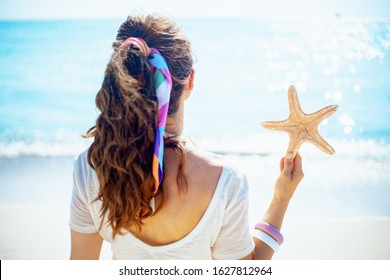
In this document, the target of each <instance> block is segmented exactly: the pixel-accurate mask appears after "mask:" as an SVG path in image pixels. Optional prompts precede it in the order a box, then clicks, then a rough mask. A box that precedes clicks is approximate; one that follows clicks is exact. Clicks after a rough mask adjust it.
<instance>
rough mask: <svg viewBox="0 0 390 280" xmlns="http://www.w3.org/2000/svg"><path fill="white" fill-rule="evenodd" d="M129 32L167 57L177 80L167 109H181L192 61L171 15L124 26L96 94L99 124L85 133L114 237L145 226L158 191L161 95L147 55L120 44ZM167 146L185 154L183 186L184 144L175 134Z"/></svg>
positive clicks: (180, 180)
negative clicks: (155, 172)
mask: <svg viewBox="0 0 390 280" xmlns="http://www.w3.org/2000/svg"><path fill="white" fill-rule="evenodd" d="M129 37H138V38H142V39H143V40H144V41H145V42H146V43H147V44H148V46H149V47H150V48H156V49H157V50H159V52H160V53H161V54H162V55H163V56H164V58H165V59H166V61H167V64H168V67H169V70H170V73H171V76H172V81H173V88H172V92H171V97H170V104H169V110H168V115H173V114H175V113H176V112H177V110H178V106H179V99H180V97H181V95H182V93H183V90H184V88H185V85H186V84H187V82H188V79H189V77H190V75H191V71H192V66H193V59H192V52H191V46H190V42H189V40H188V39H187V38H186V36H185V35H184V34H183V32H182V31H181V29H180V28H179V27H178V26H177V25H176V24H175V23H174V22H173V21H172V20H170V19H168V18H166V17H164V16H161V15H157V14H153V15H148V16H130V17H128V18H127V20H126V21H125V22H124V23H122V25H121V26H120V28H119V30H118V34H117V36H116V41H115V42H114V43H113V49H114V51H113V54H112V56H111V59H110V61H109V62H108V64H107V68H106V71H105V75H104V79H103V83H102V86H101V88H100V90H99V91H98V93H97V95H96V100H95V101H96V106H97V108H98V109H99V111H100V114H99V116H98V118H97V121H96V125H95V126H93V127H91V128H90V129H89V130H88V131H87V132H86V133H85V135H84V136H85V137H94V140H93V143H92V144H91V146H90V148H89V150H88V163H89V165H90V166H91V167H92V168H93V169H94V170H95V172H96V174H97V178H98V180H99V184H100V189H99V194H98V197H97V200H100V201H101V202H102V208H101V213H100V214H101V217H107V222H108V223H109V225H110V226H111V227H112V229H113V237H115V235H116V234H123V232H122V229H129V228H130V227H132V226H134V225H135V226H136V227H137V228H138V230H141V225H142V221H143V219H145V218H147V217H149V216H151V215H153V210H152V208H151V207H150V200H151V198H152V196H153V195H154V194H153V193H152V191H153V187H154V180H153V177H152V158H153V149H154V137H155V131H156V127H157V98H156V93H155V91H154V87H153V79H152V75H151V72H150V66H149V64H148V62H147V58H146V57H144V56H143V55H142V54H141V52H140V51H139V50H138V49H136V48H134V47H131V46H126V47H120V46H121V44H122V43H123V41H124V40H126V39H127V38H129ZM165 148H172V149H175V150H176V151H178V152H179V154H180V156H181V167H180V169H179V175H178V178H177V181H178V185H179V187H181V186H183V185H185V176H184V172H183V166H184V164H185V158H186V157H185V152H184V148H183V147H182V146H181V143H180V142H179V141H177V140H174V139H170V140H168V141H166V144H165ZM162 191H163V190H162V186H160V192H162ZM157 210H158V209H157ZM102 220H103V219H102ZM100 226H102V224H101V225H100Z"/></svg>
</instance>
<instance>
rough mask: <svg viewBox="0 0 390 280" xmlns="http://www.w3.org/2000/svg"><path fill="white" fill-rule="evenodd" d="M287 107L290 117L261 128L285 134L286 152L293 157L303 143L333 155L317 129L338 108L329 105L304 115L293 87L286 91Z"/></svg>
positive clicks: (333, 151) (270, 122)
mask: <svg viewBox="0 0 390 280" xmlns="http://www.w3.org/2000/svg"><path fill="white" fill-rule="evenodd" d="M288 105H289V107H290V116H289V118H288V119H287V120H284V121H268V122H263V123H262V126H263V127H265V128H267V129H271V130H278V131H283V132H287V133H288V135H289V136H290V143H289V145H288V151H289V152H292V153H293V157H295V155H296V153H297V152H298V149H299V147H300V146H301V145H302V144H303V143H304V142H309V143H312V144H313V145H315V146H317V147H318V148H319V149H321V150H322V151H323V152H325V153H327V154H331V155H332V154H334V153H335V150H334V149H333V148H332V147H331V146H330V145H329V144H328V143H327V142H326V141H325V140H324V139H323V138H322V137H321V136H320V134H319V133H318V129H317V128H318V125H319V124H320V123H321V122H322V120H324V119H326V118H328V117H330V116H331V115H333V114H334V113H335V112H336V111H337V108H338V106H337V105H330V106H327V107H325V108H323V109H321V110H318V111H317V112H314V113H312V114H305V113H304V112H303V111H302V109H301V105H300V104H299V100H298V95H297V91H296V90H295V88H294V87H293V86H290V87H289V89H288Z"/></svg>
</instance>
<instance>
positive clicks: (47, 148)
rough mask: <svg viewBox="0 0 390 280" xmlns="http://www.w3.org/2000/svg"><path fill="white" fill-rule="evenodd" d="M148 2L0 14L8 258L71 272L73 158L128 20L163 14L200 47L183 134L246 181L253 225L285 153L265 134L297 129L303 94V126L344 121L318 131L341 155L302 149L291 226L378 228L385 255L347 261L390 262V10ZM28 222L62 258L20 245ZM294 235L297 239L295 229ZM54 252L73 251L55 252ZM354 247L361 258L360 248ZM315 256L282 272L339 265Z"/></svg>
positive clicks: (0, 197)
mask: <svg viewBox="0 0 390 280" xmlns="http://www.w3.org/2000/svg"><path fill="white" fill-rule="evenodd" d="M140 2H141V1H125V0H111V1H103V0H99V1H96V0H95V1H92V0H87V1H76V0H71V1H46V0H38V1H28V0H12V1H11V0H1V2H0V65H1V67H0V181H1V182H2V183H1V184H0V205H1V207H2V208H0V219H1V220H0V221H1V222H2V223H3V224H4V225H7V226H4V227H2V229H1V230H0V237H1V238H0V239H2V240H3V241H2V243H0V257H1V256H3V258H63V257H65V258H66V253H67V252H66V250H67V247H66V246H67V244H68V237H67V234H68V229H67V219H68V212H67V211H68V205H69V200H70V191H71V185H72V175H71V172H72V158H73V157H74V156H75V155H77V154H78V153H79V152H81V151H83V150H84V149H85V148H87V147H88V145H89V144H90V141H88V140H85V139H83V138H81V135H82V134H83V133H84V132H85V131H86V130H88V129H89V128H90V127H91V126H92V125H93V124H94V121H95V119H96V117H97V115H98V111H97V110H96V109H95V104H94V98H95V95H96V93H97V91H98V90H99V88H100V84H101V82H102V78H103V74H104V70H105V65H106V63H107V61H108V59H109V57H110V54H111V43H112V42H113V40H114V38H115V35H116V31H117V29H118V27H119V25H120V24H121V23H122V22H123V21H124V20H125V19H126V17H127V16H128V15H131V14H144V13H150V12H158V13H162V14H165V15H168V16H170V17H172V18H173V19H174V20H175V21H176V22H177V23H178V25H179V26H181V27H182V28H183V30H184V32H185V33H186V34H187V36H188V37H189V38H190V40H191V42H192V46H193V52H194V57H195V71H196V78H195V79H196V84H195V89H194V92H193V94H192V95H191V98H190V100H189V101H188V102H187V104H186V112H185V118H186V120H185V121H186V124H185V133H186V134H188V135H190V136H191V137H192V138H193V139H194V140H195V141H196V142H197V143H198V144H199V145H200V146H202V147H204V148H206V149H208V150H211V151H214V152H217V153H220V154H223V155H225V156H226V157H228V158H229V160H232V161H234V162H235V163H236V164H238V165H239V166H240V167H241V168H242V169H243V170H244V171H245V172H246V174H247V176H248V180H249V182H250V184H251V194H250V195H251V211H250V215H251V219H253V220H256V219H258V217H259V213H260V214H261V213H263V212H264V210H265V208H266V206H267V201H269V199H270V196H271V195H272V185H273V182H274V180H275V178H276V176H277V173H278V162H279V157H281V156H283V154H284V153H285V150H286V148H287V146H288V136H287V135H286V134H285V133H281V132H272V131H267V130H265V129H263V128H262V127H261V126H260V123H261V122H262V121H267V120H282V119H285V118H287V117H288V104H287V89H288V86H289V85H294V86H295V87H296V89H297V91H298V96H299V98H300V102H301V106H302V109H303V111H304V112H306V113H312V112H314V111H316V110H318V109H321V108H323V107H325V106H327V105H330V104H338V105H339V110H338V111H337V113H336V114H335V115H333V116H332V117H330V118H329V119H327V120H325V121H324V122H322V123H321V125H320V127H319V131H320V134H321V135H322V136H323V137H324V138H325V139H326V140H327V141H328V142H329V143H330V145H331V146H333V147H334V148H335V150H336V155H335V156H328V155H326V154H324V153H322V152H321V151H320V150H318V149H317V148H316V147H315V146H313V145H311V144H307V143H306V144H304V145H303V146H302V148H301V154H302V156H303V158H304V169H305V174H306V176H305V179H304V181H303V182H302V184H301V187H300V189H299V190H298V193H297V195H296V197H295V198H294V200H295V201H294V203H292V205H291V207H290V210H289V214H288V215H289V216H290V217H291V221H296V220H300V219H303V220H305V221H307V220H308V219H313V220H312V221H313V223H314V224H316V223H317V224H319V225H320V224H321V222H319V220H318V218H321V219H325V220H332V221H334V220H335V219H338V220H337V221H338V223H341V224H345V221H349V222H350V221H354V223H355V224H356V221H357V224H358V227H361V228H363V229H364V228H371V227H372V226H373V225H375V227H377V228H378V229H377V231H376V234H377V235H376V236H377V237H378V240H380V243H381V245H378V244H377V245H375V244H371V245H370V244H369V245H370V246H371V249H370V248H369V246H368V247H367V248H366V250H365V251H364V250H363V249H362V250H363V251H360V252H355V255H353V254H351V255H348V254H346V255H342V252H338V254H341V258H353V256H356V258H373V259H378V258H389V257H390V255H389V253H388V252H390V247H389V246H390V245H389V244H390V243H389V242H388V241H389V237H388V236H389V233H390V226H389V217H390V205H389V203H388V201H389V198H390V156H389V154H390V121H389V119H390V118H389V117H390V79H389V77H390V60H389V55H390V49H389V48H390V14H389V11H390V4H389V3H388V1H385V0H373V1H366V0H357V1H353V2H348V3H347V2H346V1H344V2H342V3H341V1H336V0H332V1H310V2H308V1H303V0H300V1H287V0H285V1H282V0H276V1H272V3H271V2H270V1H256V0H242V1H239V3H237V1H205V0H199V1H196V2H194V3H190V4H188V3H185V2H178V1H173V0H169V1H154V0H153V1H142V2H141V3H140ZM34 211H35V212H34ZM9 213H11V214H9ZM48 213H50V215H51V216H50V217H48ZM31 215H33V216H34V218H33V219H32V218H31ZM260 216H261V215H260ZM30 218H31V219H30ZM18 219H19V220H20V221H23V222H24V223H27V224H29V225H30V226H32V227H34V226H36V225H37V224H39V225H41V226H42V227H45V230H46V231H47V232H49V233H51V234H52V237H51V238H50V239H49V241H48V239H46V241H47V242H48V243H47V242H46V244H52V245H47V246H46V247H45V248H46V249H47V250H46V251H45V250H41V249H37V248H41V246H42V244H35V245H34V244H31V243H29V244H28V245H27V244H25V243H23V241H21V240H22V237H21V236H20V239H19V237H18V235H17V234H16V235H15V230H16V231H17V232H19V231H18V230H17V229H19V227H20V226H22V224H23V223H20V224H15V221H16V220H18ZM340 219H343V220H342V221H343V222H340V221H341V220H340ZM48 220H50V223H52V225H53V226H50V230H49V229H48V228H47V221H48ZM321 221H323V220H321ZM367 223H369V224H367ZM286 227H287V228H286V230H287V231H288V230H289V231H290V232H291V234H292V235H294V234H297V235H299V231H298V230H297V228H295V227H294V226H293V224H292V223H291V224H290V225H289V223H288V222H287V226H286ZM355 228H356V227H355ZM313 230H315V229H313ZM322 230H323V228H321V227H320V226H319V227H318V232H317V233H318V234H321V231H322ZM334 234H335V233H334ZM324 235H325V234H324ZM53 236H57V237H53ZM58 236H59V237H58ZM349 236H350V235H349V231H345V236H344V238H345V239H346V240H349ZM333 237H335V238H340V236H338V237H336V236H333V235H332V234H330V235H329V234H328V239H329V238H333ZM58 238H59V239H60V240H65V241H64V244H65V245H61V246H62V247H61V248H62V249H61V250H57V251H56V250H55V249H53V248H55V246H56V245H54V244H56V241H58ZM341 238H342V237H341ZM386 238H387V239H386ZM329 240H330V239H329ZM344 241H345V240H344ZM385 241H386V242H385ZM24 242H26V241H24ZM350 242H351V243H350V246H351V248H352V247H355V246H356V244H357V243H356V242H357V239H355V240H354V241H350ZM378 242H379V241H378ZM348 244H349V243H348ZM385 244H386V245H385ZM29 246H30V247H29ZM31 246H32V247H31ZM34 246H36V247H34ZM64 246H65V247H64ZM306 246H307V247H306V248H307V250H306V251H305V250H304V249H302V248H300V250H301V252H302V253H301V254H296V252H295V253H292V252H293V249H294V248H295V247H290V248H291V251H290V252H291V253H288V252H289V251H288V249H286V250H287V253H285V255H283V253H281V258H309V259H310V258H337V256H340V255H335V254H333V255H332V253H331V252H330V249H329V252H328V251H326V249H324V250H325V251H326V252H325V253H324V254H322V255H321V254H318V253H317V254H316V253H313V252H311V251H310V250H309V249H310V246H311V243H310V242H308V243H307V244H306ZM22 247H23V248H22ZM49 248H51V249H50V250H52V251H50V250H49ZM287 248H289V247H287ZM364 248H365V247H364Z"/></svg>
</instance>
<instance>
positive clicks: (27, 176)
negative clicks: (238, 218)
mask: <svg viewBox="0 0 390 280" xmlns="http://www.w3.org/2000/svg"><path fill="white" fill-rule="evenodd" d="M228 158H229V159H230V160H231V161H233V162H235V163H236V164H237V165H239V166H240V168H242V169H243V170H244V172H246V173H247V176H248V181H249V183H250V185H251V186H252V185H254V187H252V188H251V193H250V220H251V221H255V220H256V219H259V218H261V214H262V212H263V210H264V208H265V207H266V206H267V201H269V198H270V195H271V194H272V182H273V180H274V178H276V177H275V175H276V174H277V169H276V168H274V166H273V165H272V164H273V163H276V162H278V158H277V157H276V156H269V157H256V156H252V157H243V156H228ZM307 161H309V162H307V164H309V163H310V159H308V160H307ZM318 164H319V163H318ZM310 165H313V163H312V164H310ZM254 166H256V169H255V168H254ZM307 169H308V171H306V177H305V179H304V180H305V181H304V182H303V183H302V186H301V189H299V190H298V192H297V194H296V197H294V200H293V201H292V202H291V205H290V211H289V212H288V214H287V216H286V219H285V223H284V226H283V228H282V232H283V234H284V236H285V243H284V244H283V246H282V247H281V248H280V250H279V252H278V253H277V254H276V255H275V259H280V260H282V259H298V260H325V259H331V260H339V259H350V260H371V259H372V260H379V259H390V234H389V233H390V217H389V216H388V215H383V213H382V214H381V213H380V212H378V213H377V214H376V212H375V210H372V209H371V210H369V208H368V205H369V201H370V199H372V198H370V197H368V198H366V201H365V200H364V199H360V198H361V197H360V196H364V192H361V193H360V194H358V195H359V197H352V198H351V199H350V200H351V201H352V202H351V203H350V204H347V203H345V201H343V200H344V199H345V198H346V197H348V196H350V193H349V191H348V189H346V190H345V193H344V196H343V195H341V192H340V191H337V190H335V189H333V190H334V191H332V188H330V190H329V189H323V188H320V187H316V188H314V187H308V186H307V185H309V184H312V182H313V177H314V178H315V176H318V174H315V172H314V171H311V170H312V169H311V168H309V167H308V168H307ZM259 170H260V171H259ZM313 170H314V169H313ZM325 171H326V169H325ZM341 171H342V170H341ZM0 178H1V182H2V184H1V186H0V194H1V195H0V223H1V227H0V259H2V260H5V259H10V260H20V259H36V260H51V259H54V260H61V259H67V258H68V257H69V244H70V241H69V227H68V213H69V201H70V195H71V188H72V158H70V157H52V158H51V157H19V158H14V159H0ZM260 178H263V179H260ZM338 180H340V178H338ZM259 182H260V183H261V184H258V183H259ZM257 185H260V187H257ZM352 187H353V186H352ZM352 187H351V188H352ZM353 192H354V193H359V190H358V189H354V191H353ZM387 192H388V190H383V189H381V188H379V190H376V191H373V192H372V193H373V195H378V196H380V195H384V194H387ZM351 193H352V192H351ZM382 199H383V200H385V199H387V198H382ZM354 200H357V201H360V206H361V210H359V208H358V207H357V206H356V205H355V204H354V203H353V201H354ZM378 201H379V202H380V201H381V198H377V199H376V201H373V203H377V202H378ZM330 202H331V203H330ZM348 205H349V207H348ZM326 206H327V207H326ZM345 209H349V211H347V210H345ZM373 209H375V208H373ZM359 211H361V212H363V213H360V212H359ZM101 258H102V259H110V258H111V254H110V247H109V245H108V244H105V245H104V247H103V250H102V256H101Z"/></svg>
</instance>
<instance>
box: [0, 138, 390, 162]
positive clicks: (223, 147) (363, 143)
mask: <svg viewBox="0 0 390 280" xmlns="http://www.w3.org/2000/svg"><path fill="white" fill-rule="evenodd" d="M188 138H190V139H191V141H192V142H194V143H195V144H196V145H198V146H200V147H202V148H204V149H206V150H208V151H211V152H214V153H217V154H221V155H236V156H259V157H265V156H270V155H281V154H283V153H284V152H285V150H286V148H287V146H288V137H287V136H285V135H284V137H282V136H281V135H274V134H266V133H264V134H253V135H228V134H220V135H218V134H217V135H214V136H211V137H204V136H203V137H202V136H201V137H191V136H188ZM91 141H92V140H91V139H84V138H81V137H74V138H70V139H67V141H44V140H39V141H38V140H37V141H34V142H24V141H12V142H0V158H15V157H24V156H37V157H73V156H75V155H77V154H78V153H80V152H82V151H84V150H85V149H87V148H88V147H89V145H90V144H91ZM327 141H328V142H329V143H330V145H331V146H332V147H333V148H334V149H335V150H336V156H338V157H352V158H359V159H364V158H371V159H372V158H374V159H385V160H388V161H390V156H389V155H390V144H389V143H386V142H385V141H384V140H374V139H357V140H356V139H353V140H349V139H348V140H347V139H327ZM300 152H301V154H304V155H305V157H318V156H321V157H322V156H326V155H324V154H323V153H322V152H321V151H320V150H319V149H318V148H317V147H315V146H314V145H311V144H308V143H304V144H303V145H302V146H301V148H300Z"/></svg>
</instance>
